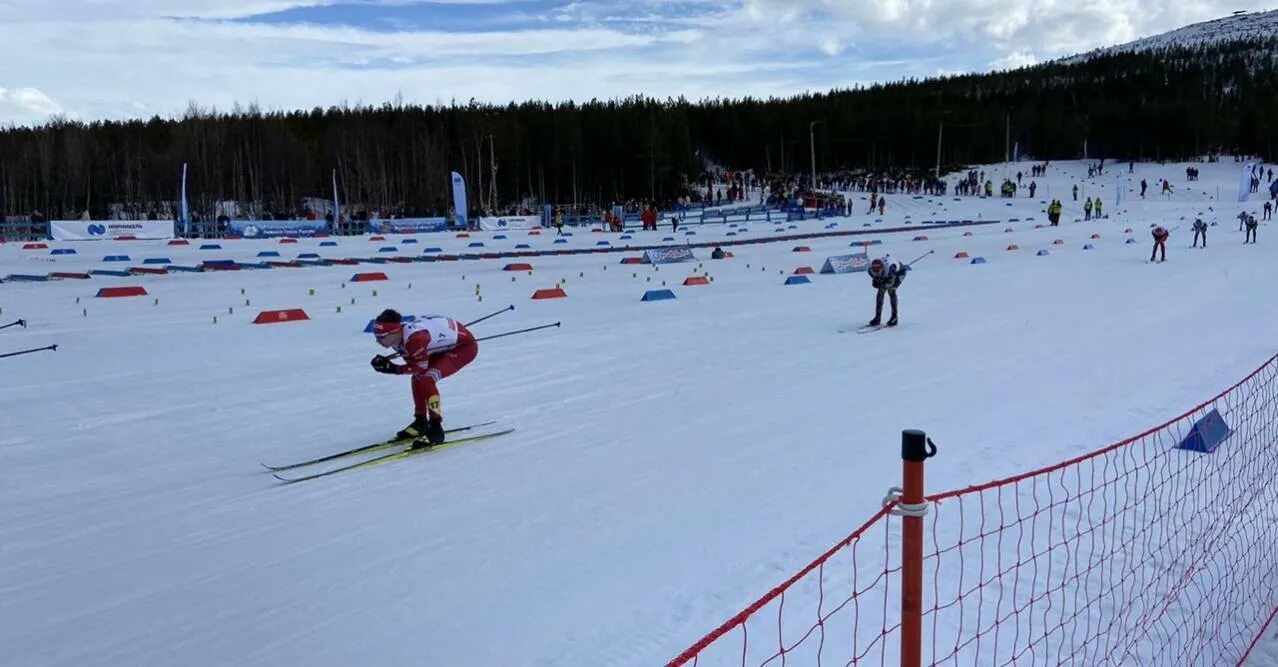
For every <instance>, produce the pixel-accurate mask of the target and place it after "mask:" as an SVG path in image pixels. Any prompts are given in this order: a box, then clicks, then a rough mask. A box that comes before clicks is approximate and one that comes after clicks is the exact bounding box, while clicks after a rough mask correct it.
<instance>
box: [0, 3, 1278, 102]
mask: <svg viewBox="0 0 1278 667" xmlns="http://www.w3.org/2000/svg"><path fill="white" fill-rule="evenodd" d="M1275 4H1276V3H1275V1H1274V0H1255V1H1252V0H1229V1H1228V2H1225V1H1223V0H715V1H707V0H450V1H448V2H440V1H435V0H0V125H7V124H9V123H16V124H30V123H39V122H42V121H43V120H45V119H46V118H48V117H49V115H50V114H62V115H65V116H68V117H71V118H77V119H82V120H94V119H103V118H129V117H149V116H151V115H154V114H159V115H161V116H173V115H178V114H180V113H181V112H182V111H183V110H184V109H185V108H187V106H188V105H189V104H190V103H191V102H196V103H198V104H199V105H201V106H205V107H208V106H215V107H217V108H219V109H226V108H230V107H231V106H232V105H233V104H235V103H237V102H238V103H240V104H248V103H254V102H255V103H257V104H258V106H260V107H262V108H264V109H292V108H309V107H312V106H316V105H320V106H327V105H331V104H341V103H342V102H343V101H345V102H347V103H351V104H356V103H365V104H376V103H380V102H384V101H389V100H392V99H394V98H395V97H396V96H397V95H399V96H402V98H403V99H404V100H405V101H408V102H420V103H427V104H430V103H437V102H438V103H447V102H448V101H450V100H458V101H466V100H469V99H471V98H475V99H479V100H484V101H498V102H505V101H509V100H525V99H548V100H563V99H590V98H592V97H598V98H608V97H619V96H626V95H631V94H636V93H643V94H647V95H652V96H658V97H665V96H675V95H685V96H687V97H689V98H690V99H701V98H705V97H739V96H743V95H756V96H767V95H790V94H794V93H799V92H803V91H805V90H821V89H828V88H832V87H842V86H850V85H853V84H857V83H869V82H875V81H885V80H895V79H900V78H902V77H909V76H914V77H926V76H931V75H936V74H946V73H954V72H963V71H979V70H988V69H997V68H1004V67H1009V66H1018V65H1024V64H1030V63H1034V62H1041V61H1043V60H1048V59H1051V58H1054V57H1058V56H1062V55H1069V54H1073V53H1077V52H1080V51H1085V50H1089V49H1092V48H1095V47H1098V46H1106V45H1110V44H1115V43H1120V42H1124V41H1129V40H1132V39H1135V38H1138V37H1143V36H1147V35H1151V34H1156V33H1159V32H1163V31H1166V30H1170V29H1173V28H1177V27H1180V26H1182V25H1185V24H1188V23H1193V22H1197V21H1202V20H1207V19H1212V18H1218V17H1221V16H1225V15H1227V14H1229V13H1230V12H1232V11H1234V10H1239V9H1246V10H1258V9H1269V8H1272V7H1273V6H1274V5H1275Z"/></svg>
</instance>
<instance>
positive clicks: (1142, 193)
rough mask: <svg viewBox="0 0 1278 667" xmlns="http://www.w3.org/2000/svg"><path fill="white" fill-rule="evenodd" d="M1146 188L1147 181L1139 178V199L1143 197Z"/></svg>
mask: <svg viewBox="0 0 1278 667" xmlns="http://www.w3.org/2000/svg"><path fill="white" fill-rule="evenodd" d="M1148 189H1149V183H1146V182H1145V179H1143V178H1142V179H1140V198H1141V199H1144V198H1145V191H1146V190H1148Z"/></svg>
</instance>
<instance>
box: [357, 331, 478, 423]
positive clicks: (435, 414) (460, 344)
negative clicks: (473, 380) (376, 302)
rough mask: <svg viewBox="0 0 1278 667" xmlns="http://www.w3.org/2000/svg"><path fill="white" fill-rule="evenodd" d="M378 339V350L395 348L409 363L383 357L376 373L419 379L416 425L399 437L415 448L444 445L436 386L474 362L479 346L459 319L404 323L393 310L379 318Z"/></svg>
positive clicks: (415, 399) (415, 386)
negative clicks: (410, 440)
mask: <svg viewBox="0 0 1278 667" xmlns="http://www.w3.org/2000/svg"><path fill="white" fill-rule="evenodd" d="M373 335H374V336H376V337H377V344H378V345H381V346H382V347H385V348H391V349H394V350H395V351H396V352H397V353H399V354H400V355H402V356H403V357H404V361H406V362H407V363H404V364H396V363H393V362H392V361H391V360H390V357H386V356H382V355H380V354H379V355H377V356H375V357H373V360H372V362H371V363H372V366H373V370H375V371H377V372H378V373H386V374H389V375H411V376H413V378H412V388H413V415H414V416H413V423H411V424H409V425H408V426H407V427H405V428H404V430H402V431H400V432H399V433H396V434H395V437H396V438H399V439H405V440H406V439H409V438H412V439H413V440H414V443H413V447H429V446H431V445H437V444H439V443H441V442H443V441H444V416H443V412H442V410H441V408H440V401H439V388H438V387H437V386H436V383H438V382H439V381H440V380H442V379H444V378H446V377H448V376H450V375H452V374H454V373H456V372H457V371H459V370H461V369H462V368H463V367H465V366H466V364H469V363H470V362H472V361H474V360H475V357H476V356H477V355H478V354H479V343H477V342H476V341H475V337H474V336H473V335H471V333H470V331H469V330H467V329H466V326H465V325H464V324H462V323H460V322H458V321H456V320H454V319H451V318H448V317H442V316H439V315H427V316H424V317H418V318H416V319H415V320H413V321H411V322H404V318H403V317H402V316H401V315H400V314H399V313H398V312H396V311H394V310H389V309H388V310H385V311H382V314H380V315H378V316H377V319H376V321H375V322H374V323H373Z"/></svg>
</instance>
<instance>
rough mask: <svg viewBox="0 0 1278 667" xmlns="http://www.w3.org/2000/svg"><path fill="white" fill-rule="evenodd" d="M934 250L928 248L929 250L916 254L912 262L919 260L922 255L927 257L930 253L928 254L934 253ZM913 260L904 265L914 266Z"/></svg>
mask: <svg viewBox="0 0 1278 667" xmlns="http://www.w3.org/2000/svg"><path fill="white" fill-rule="evenodd" d="M934 252H936V251H935V250H929V251H927V252H925V253H923V254H922V255H919V256H918V258H917V259H915V260H914V262H917V261H919V260H920V259H923V258H924V257H927V256H928V255H930V254H932V253H934ZM914 262H907V263H906V264H905V265H906V266H914Z"/></svg>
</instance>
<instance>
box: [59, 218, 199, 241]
mask: <svg viewBox="0 0 1278 667" xmlns="http://www.w3.org/2000/svg"><path fill="white" fill-rule="evenodd" d="M49 235H50V236H52V237H53V240H55V241H98V240H103V239H118V238H120V237H125V236H131V237H133V238H135V239H171V238H173V221H172V220H51V221H50V222H49Z"/></svg>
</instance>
